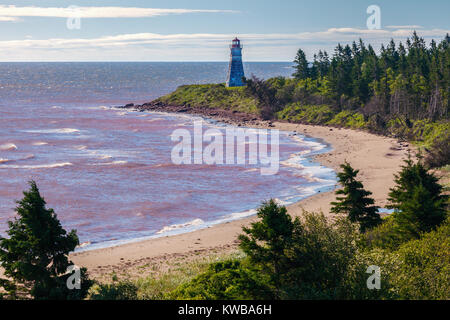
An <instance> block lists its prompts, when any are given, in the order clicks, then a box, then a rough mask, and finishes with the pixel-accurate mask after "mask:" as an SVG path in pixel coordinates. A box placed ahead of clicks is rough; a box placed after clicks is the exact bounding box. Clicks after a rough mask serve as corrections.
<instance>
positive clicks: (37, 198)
mask: <svg viewBox="0 0 450 320" xmlns="http://www.w3.org/2000/svg"><path fill="white" fill-rule="evenodd" d="M23 194H24V197H23V199H22V200H20V201H17V204H18V206H17V207H16V209H15V211H16V213H17V217H16V218H15V219H14V220H13V221H9V222H8V225H9V230H8V231H7V234H8V235H9V238H8V239H7V238H2V237H0V264H1V266H2V267H3V268H4V270H5V275H6V276H7V277H8V278H10V279H12V280H11V281H7V280H2V282H1V283H0V284H1V285H3V287H4V288H5V289H7V290H8V291H9V292H10V295H11V296H12V297H18V296H20V295H25V296H26V295H28V294H29V295H31V296H32V297H34V298H35V299H68V298H82V296H83V294H84V293H85V291H86V290H87V288H86V287H85V285H86V284H88V282H89V281H88V282H86V283H83V290H74V291H77V292H72V291H71V290H68V288H67V287H66V279H67V278H68V276H69V275H70V274H66V271H67V268H68V267H69V266H70V265H72V264H73V263H72V262H71V261H69V259H68V257H67V255H68V253H69V252H71V251H73V250H74V249H75V247H76V246H77V245H78V243H79V241H78V237H77V234H76V231H75V230H72V231H71V232H69V233H68V234H67V233H66V231H65V230H64V229H63V228H62V226H61V224H60V222H59V220H58V219H57V216H56V214H55V212H54V211H53V209H47V208H46V202H45V200H44V199H43V198H42V197H41V195H40V193H39V189H38V187H37V186H36V183H35V182H34V181H30V190H29V191H24V192H23ZM81 273H82V280H86V279H87V278H86V270H85V269H83V270H82V272H81ZM80 295H81V296H80Z"/></svg>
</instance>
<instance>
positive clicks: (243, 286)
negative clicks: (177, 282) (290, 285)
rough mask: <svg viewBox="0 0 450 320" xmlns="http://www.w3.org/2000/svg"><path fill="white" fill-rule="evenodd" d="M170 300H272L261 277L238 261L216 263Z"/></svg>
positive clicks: (171, 294)
mask: <svg viewBox="0 0 450 320" xmlns="http://www.w3.org/2000/svg"><path fill="white" fill-rule="evenodd" d="M168 297H169V298H170V299H190V300H191V299H192V300H236V299H239V300H244V299H269V298H272V295H271V293H270V290H269V289H268V287H267V286H265V285H264V281H262V279H261V277H260V275H258V273H257V272H254V271H252V270H251V269H250V268H248V267H246V266H243V265H242V262H241V261H239V260H228V261H224V262H218V263H213V264H211V265H210V267H209V269H208V271H206V272H205V273H202V274H200V275H199V276H197V277H196V278H194V279H193V280H192V281H190V282H188V283H186V284H183V285H181V286H180V287H179V288H177V289H176V290H174V291H173V292H172V293H170V294H169V295H168Z"/></svg>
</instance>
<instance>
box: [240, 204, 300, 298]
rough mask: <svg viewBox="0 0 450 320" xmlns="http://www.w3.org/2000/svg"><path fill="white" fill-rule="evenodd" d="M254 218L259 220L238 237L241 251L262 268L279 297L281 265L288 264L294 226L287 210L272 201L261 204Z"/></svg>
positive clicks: (244, 229)
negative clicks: (256, 217)
mask: <svg viewBox="0 0 450 320" xmlns="http://www.w3.org/2000/svg"><path fill="white" fill-rule="evenodd" d="M257 216H258V218H259V219H260V221H258V222H254V223H252V225H251V227H250V228H246V227H244V228H243V231H244V232H245V234H241V235H239V237H238V239H239V241H240V248H241V249H242V250H243V251H244V252H245V253H246V254H247V256H248V257H249V259H250V261H251V262H252V263H254V264H258V265H261V266H262V267H263V269H264V271H266V272H267V273H268V274H269V275H270V276H271V278H272V279H271V280H272V281H273V283H274V286H275V291H276V293H275V294H276V295H277V297H278V298H279V297H280V296H279V293H278V294H277V292H279V289H280V283H281V279H280V276H281V274H282V273H283V272H285V271H286V270H283V266H286V265H288V264H287V262H286V260H287V259H288V257H287V256H286V254H285V251H286V250H287V249H289V248H290V247H291V245H292V237H293V231H294V227H295V223H294V222H293V221H292V219H291V217H290V216H289V214H288V213H287V210H286V207H284V206H278V205H277V204H276V203H275V201H274V200H270V201H267V202H264V203H263V205H262V206H261V207H260V208H259V209H258V212H257Z"/></svg>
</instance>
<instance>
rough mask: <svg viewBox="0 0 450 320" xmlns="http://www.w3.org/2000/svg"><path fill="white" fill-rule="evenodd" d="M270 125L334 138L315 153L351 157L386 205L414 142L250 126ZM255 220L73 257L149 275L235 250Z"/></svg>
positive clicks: (306, 206) (98, 268)
mask: <svg viewBox="0 0 450 320" xmlns="http://www.w3.org/2000/svg"><path fill="white" fill-rule="evenodd" d="M219 120H221V119H219ZM269 125H270V127H271V128H272V129H274V128H275V129H279V130H284V131H296V132H297V133H300V134H303V135H307V136H310V137H314V138H320V139H322V140H323V141H324V142H326V143H328V144H330V145H331V147H332V151H331V152H328V153H324V154H320V155H317V156H315V160H316V161H318V162H320V163H321V164H322V165H324V166H327V167H330V168H333V169H334V170H339V165H340V164H342V163H343V162H344V161H345V160H347V161H348V162H349V163H350V164H351V165H352V166H353V167H354V168H356V169H359V170H360V173H359V175H358V178H359V179H360V180H362V181H363V183H364V186H365V188H366V189H368V190H370V191H372V192H373V197H374V198H375V200H376V204H377V205H378V206H380V207H384V206H385V205H386V198H387V194H388V192H389V188H390V187H392V186H393V184H394V183H393V179H394V174H395V173H397V172H398V171H399V169H400V166H401V165H402V162H403V160H404V159H406V158H407V155H408V150H409V148H410V146H409V144H408V143H399V142H398V141H396V140H395V139H392V138H387V137H383V136H377V135H374V134H370V133H367V132H363V131H356V130H349V129H339V128H330V127H322V126H312V125H302V124H294V123H281V122H274V123H267V122H256V123H253V124H252V127H268V126H269ZM334 199H335V196H334V191H333V192H326V193H318V194H316V195H314V196H311V197H309V198H306V199H304V200H302V201H299V202H297V203H295V204H292V205H290V206H288V212H289V213H290V214H291V215H292V216H297V215H300V214H301V213H302V211H303V210H307V211H314V212H320V211H322V212H323V213H324V214H326V215H328V216H331V214H330V213H329V210H330V202H331V201H333V200H334ZM254 220H255V218H254V217H251V218H246V219H242V220H236V221H232V222H228V223H223V224H220V225H215V226H211V227H208V228H205V229H201V230H197V231H193V232H190V233H184V234H179V235H175V236H168V237H161V238H156V239H150V240H146V241H141V242H135V243H129V244H123V245H120V246H115V247H109V248H104V249H97V250H90V251H84V252H78V253H73V254H72V255H71V257H70V258H71V259H72V261H73V262H74V263H75V264H76V265H78V266H82V267H86V268H87V269H88V270H89V274H90V276H91V277H93V278H97V279H106V278H107V276H108V277H109V279H110V276H109V275H111V274H112V273H113V272H114V273H116V274H119V275H120V274H122V275H124V274H126V275H127V277H132V278H134V277H140V276H145V275H146V274H150V273H151V269H154V268H155V266H157V268H159V269H164V268H167V266H170V264H171V262H173V261H178V262H181V263H186V262H188V261H192V260H195V259H198V258H199V257H208V256H211V255H221V254H227V253H230V252H232V251H235V250H236V248H237V241H236V239H237V235H238V234H240V233H241V232H242V226H245V225H249V224H250V223H251V222H252V221H254Z"/></svg>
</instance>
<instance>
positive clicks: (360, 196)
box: [331, 162, 381, 232]
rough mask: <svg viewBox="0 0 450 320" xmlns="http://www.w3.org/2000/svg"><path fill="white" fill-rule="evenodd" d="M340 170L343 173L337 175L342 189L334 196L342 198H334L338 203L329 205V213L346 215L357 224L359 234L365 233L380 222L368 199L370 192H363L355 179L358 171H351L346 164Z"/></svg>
mask: <svg viewBox="0 0 450 320" xmlns="http://www.w3.org/2000/svg"><path fill="white" fill-rule="evenodd" d="M341 168H342V170H343V171H342V172H339V173H338V174H337V175H338V180H339V182H340V183H341V185H342V186H343V189H339V190H337V191H336V195H343V197H336V199H337V200H338V201H337V202H332V203H331V204H332V205H333V207H332V208H331V212H334V213H344V214H347V215H348V218H349V219H350V221H352V222H358V223H359V225H360V230H361V232H365V231H366V230H367V229H369V228H372V227H374V226H376V225H378V224H379V223H380V222H381V218H380V216H379V214H378V207H377V206H374V205H373V204H374V200H373V199H372V198H370V197H369V196H370V195H371V194H372V192H370V191H366V190H364V186H363V184H362V183H361V181H357V180H356V179H355V178H356V176H357V175H358V172H359V170H355V169H353V168H352V167H351V166H350V164H349V163H347V162H346V163H344V164H342V165H341Z"/></svg>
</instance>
